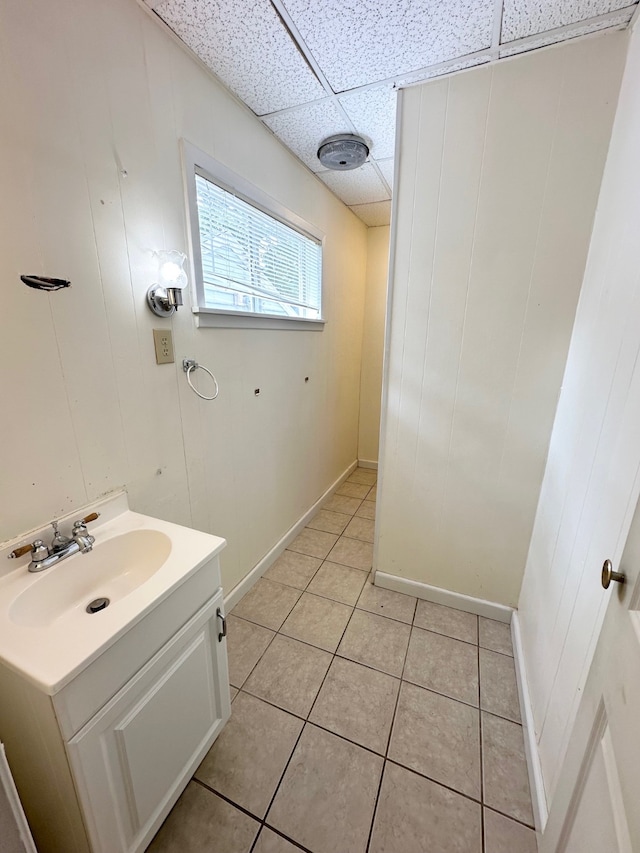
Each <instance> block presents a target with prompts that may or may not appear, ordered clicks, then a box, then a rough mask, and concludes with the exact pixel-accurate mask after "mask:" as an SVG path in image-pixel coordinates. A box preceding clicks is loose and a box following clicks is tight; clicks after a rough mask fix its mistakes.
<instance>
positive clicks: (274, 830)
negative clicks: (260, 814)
mask: <svg viewBox="0 0 640 853" xmlns="http://www.w3.org/2000/svg"><path fill="white" fill-rule="evenodd" d="M265 827H266V828H267V829H269V830H271V832H273V833H274V834H275V835H279V836H280V838H284V840H285V841H288V842H289V844H292V845H293V846H294V847H295V848H296V850H304V853H313V851H311V850H309V848H308V847H303V846H302V845H301V844H299V843H298V842H297V841H294V840H293V838H289V836H288V835H285V834H284V832H281V831H280V830H279V829H276V828H275V826H271V824H270V823H267V822H266V821H264V823H263V825H262V829H264V828H265ZM262 829H261V830H260V832H262ZM258 838H260V836H259V835H258ZM258 838H256V841H257V840H258ZM251 849H252V850H253V847H252V848H251Z"/></svg>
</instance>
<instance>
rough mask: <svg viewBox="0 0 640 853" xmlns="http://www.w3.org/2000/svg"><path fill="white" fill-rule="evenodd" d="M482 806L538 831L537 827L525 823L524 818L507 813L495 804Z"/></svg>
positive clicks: (533, 830)
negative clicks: (520, 818)
mask: <svg viewBox="0 0 640 853" xmlns="http://www.w3.org/2000/svg"><path fill="white" fill-rule="evenodd" d="M482 808H483V811H484V809H487V811H490V812H493V813H494V814H499V815H502V816H503V817H508V818H509V820H512V821H513V822H514V823H519V824H520V826H525V827H526V828H527V829H530V830H531V831H532V832H535V831H536V830H535V827H534V826H532V825H531V824H530V823H525V822H524V821H523V820H519V819H518V818H517V817H514V816H513V815H510V814H507V813H506V812H501V811H500V810H499V809H497V808H496V807H495V806H487V805H483V806H482ZM536 850H537V848H536Z"/></svg>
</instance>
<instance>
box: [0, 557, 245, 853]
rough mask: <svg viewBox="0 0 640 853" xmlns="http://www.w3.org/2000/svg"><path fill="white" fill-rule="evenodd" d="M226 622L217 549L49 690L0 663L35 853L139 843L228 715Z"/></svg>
mask: <svg viewBox="0 0 640 853" xmlns="http://www.w3.org/2000/svg"><path fill="white" fill-rule="evenodd" d="M95 616H98V617H99V616H100V614H95ZM91 618H94V617H91ZM223 626H224V619H223V597H222V589H221V588H220V570H219V566H218V557H217V556H215V557H213V558H212V559H211V560H209V561H208V562H207V563H205V565H204V566H202V567H200V568H199V569H198V570H197V571H196V572H194V573H193V574H191V575H190V576H189V577H188V578H187V579H186V580H185V581H184V582H183V583H182V584H181V585H179V586H178V587H177V588H176V589H174V590H173V591H172V592H171V593H170V594H169V595H168V596H167V597H166V598H165V599H164V600H162V601H160V602H159V603H158V604H157V605H156V606H155V607H154V608H153V609H152V610H150V611H149V612H148V613H146V614H145V615H144V616H143V617H142V618H141V619H139V620H138V621H137V622H136V623H135V624H134V625H132V627H130V628H129V630H127V631H126V632H124V633H123V634H122V635H121V636H120V637H118V638H117V639H116V640H115V642H113V643H112V644H111V645H110V646H109V647H108V648H106V649H105V650H103V651H102V653H101V654H99V655H98V656H97V657H95V659H94V660H92V661H91V662H90V663H89V664H88V665H87V666H86V668H84V669H83V670H82V671H81V672H79V673H77V674H76V675H75V677H74V678H73V679H72V680H70V681H69V682H68V683H67V684H65V685H64V686H63V687H62V689H61V690H59V691H58V692H57V693H55V694H54V695H50V696H47V695H45V694H43V693H42V692H41V691H38V690H37V689H36V688H35V687H34V686H33V685H32V684H28V683H26V682H24V681H22V682H21V680H20V676H19V675H18V674H17V673H15V672H11V671H9V670H8V669H7V668H5V667H3V666H0V697H2V698H0V706H4V707H0V731H1V732H2V733H3V736H4V738H5V740H6V741H7V750H8V754H9V756H10V757H11V754H13V759H14V762H13V766H14V768H15V769H14V772H15V775H16V780H17V783H18V788H19V790H20V793H21V796H22V798H23V801H24V803H25V811H26V812H27V817H28V819H29V821H30V824H31V826H32V829H33V832H34V836H35V839H36V844H37V847H38V851H39V853H137V851H142V850H145V849H146V847H147V846H148V844H149V843H150V841H151V839H152V838H153V836H154V835H155V833H156V832H157V830H158V829H159V827H160V825H161V824H162V822H163V820H164V819H165V817H166V816H167V814H168V813H169V811H170V810H171V808H172V806H173V805H174V803H175V802H176V800H177V799H178V797H179V796H180V794H181V792H182V790H183V789H184V787H185V786H186V784H187V782H188V781H189V779H190V778H191V776H192V775H193V773H194V771H195V770H196V768H197V767H198V764H199V763H200V762H201V761H202V759H203V758H204V756H205V755H206V753H207V751H208V750H209V749H210V747H211V745H212V743H213V741H214V740H215V738H216V736H217V735H218V733H219V732H220V730H221V729H222V727H223V725H224V724H225V722H226V720H227V719H228V717H229V715H230V697H229V679H228V669H227V656H226V640H225V637H224V630H223ZM4 697H7V698H8V700H9V701H8V702H7V703H6V704H5V703H4V701H3V700H4Z"/></svg>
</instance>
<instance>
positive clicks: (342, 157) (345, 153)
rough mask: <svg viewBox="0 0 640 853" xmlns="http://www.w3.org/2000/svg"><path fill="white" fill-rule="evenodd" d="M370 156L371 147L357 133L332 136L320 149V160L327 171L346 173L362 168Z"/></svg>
mask: <svg viewBox="0 0 640 853" xmlns="http://www.w3.org/2000/svg"><path fill="white" fill-rule="evenodd" d="M368 156H369V146H368V145H367V143H366V142H365V141H364V139H363V138H362V137H361V136H356V135H355V133H338V134H336V135H335V136H330V137H328V139H325V140H324V142H322V143H321V145H320V148H318V160H320V162H321V163H322V165H323V166H324V167H325V168H326V169H334V170H335V171H338V172H346V171H347V170H348V169H357V168H358V167H359V166H362V164H363V163H364V161H365V160H366V159H367V157H368Z"/></svg>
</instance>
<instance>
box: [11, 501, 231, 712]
mask: <svg viewBox="0 0 640 853" xmlns="http://www.w3.org/2000/svg"><path fill="white" fill-rule="evenodd" d="M90 511H97V512H99V513H100V518H99V520H98V521H97V522H94V523H92V524H91V525H90V528H89V530H90V532H91V533H92V534H93V535H94V536H95V543H94V546H93V550H92V551H89V552H88V553H87V554H74V555H73V556H72V557H68V558H67V559H65V560H62V561H61V562H59V563H57V564H55V565H53V566H51V567H50V568H48V569H44V571H42V572H29V571H27V566H28V563H29V559H30V558H29V555H28V554H26V555H24V556H22V557H21V558H19V563H18V565H17V566H16V563H15V562H14V561H11V562H9V561H8V560H7V559H6V558H7V556H8V555H9V553H10V552H11V551H12V550H13V549H14V548H15V547H16V546H18V545H22V544H23V543H24V542H25V541H33V540H34V539H44V540H45V541H49V539H50V536H51V530H50V528H49V529H48V528H45V527H42V528H37V529H34V530H32V531H30V532H29V533H27V534H24V535H23V536H21V537H19V538H17V539H15V540H12V541H11V542H5V543H2V544H0V638H1V640H2V641H1V642H0V665H4V666H6V667H9V668H10V669H13V670H14V671H15V672H17V673H18V674H20V675H21V676H22V677H23V678H26V679H27V680H29V681H30V682H31V683H32V684H33V685H34V686H35V687H37V688H38V689H39V690H41V691H43V692H45V693H47V694H49V695H51V696H53V695H55V694H56V693H57V692H58V691H60V690H61V689H62V688H63V687H64V686H65V685H66V684H68V683H69V682H70V681H72V680H73V679H74V678H75V677H76V675H78V673H80V672H82V670H84V669H85V668H86V667H87V666H89V664H90V663H91V662H92V661H93V660H95V659H96V658H97V657H98V656H99V655H101V654H102V653H103V652H104V651H105V650H106V649H108V648H109V647H110V646H111V645H113V643H115V642H116V641H117V640H118V638H119V637H121V636H122V635H123V634H124V633H125V632H127V631H129V630H130V629H131V628H132V627H133V626H134V625H136V624H137V623H138V622H139V621H140V620H141V619H144V618H145V616H146V615H147V614H148V613H150V612H151V611H152V610H153V609H155V608H156V607H159V606H160V604H161V603H162V602H164V601H166V600H167V599H168V598H169V596H173V595H176V596H177V599H176V600H178V599H179V598H180V595H181V593H180V587H182V585H183V584H186V583H187V582H189V581H190V579H192V578H194V577H195V576H196V575H199V573H200V570H201V569H202V568H203V567H204V566H205V564H208V563H209V561H210V560H211V559H212V558H213V557H215V556H216V555H217V554H219V553H220V551H222V549H223V548H224V547H225V545H226V542H225V540H224V539H221V538H220V537H219V536H212V535H211V534H209V533H203V532H201V531H199V530H193V529H191V528H189V527H184V526H182V525H179V524H173V523H172V522H169V521H164V520H162V519H159V518H153V517H152V516H148V515H142V514H140V513H137V512H132V511H131V510H130V509H129V505H128V502H127V495H126V493H124V492H116V493H114V494H112V495H108V496H106V497H104V498H103V499H102V500H101V501H99V502H96V503H95V504H92V505H90V506H86V507H81V508H79V509H77V510H76V511H75V512H73V513H70V514H69V515H68V516H67V517H66V518H62V519H60V522H61V524H62V525H63V529H70V528H71V525H72V524H73V522H74V521H75V520H76V519H77V518H79V517H82V515H83V513H84V514H87V513H88V512H90ZM214 593H215V590H214V589H211V590H210V594H211V595H213V594H214ZM96 599H109V605H108V606H107V607H106V608H104V609H99V610H98V612H92V613H87V605H88V604H90V603H91V602H95V600H96Z"/></svg>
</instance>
